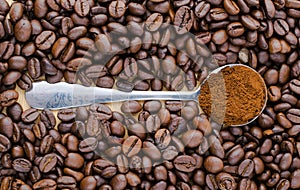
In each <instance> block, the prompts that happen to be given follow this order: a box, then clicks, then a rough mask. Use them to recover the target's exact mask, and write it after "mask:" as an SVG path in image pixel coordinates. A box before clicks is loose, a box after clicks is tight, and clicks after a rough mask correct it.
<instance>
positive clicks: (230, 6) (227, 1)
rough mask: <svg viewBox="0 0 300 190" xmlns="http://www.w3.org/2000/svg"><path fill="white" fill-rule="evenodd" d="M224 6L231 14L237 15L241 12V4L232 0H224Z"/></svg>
mask: <svg viewBox="0 0 300 190" xmlns="http://www.w3.org/2000/svg"><path fill="white" fill-rule="evenodd" d="M224 8H225V10H226V11H227V12H228V13H229V14H230V15H237V14H239V12H240V8H239V6H238V5H237V4H236V3H235V1H232V0H224Z"/></svg>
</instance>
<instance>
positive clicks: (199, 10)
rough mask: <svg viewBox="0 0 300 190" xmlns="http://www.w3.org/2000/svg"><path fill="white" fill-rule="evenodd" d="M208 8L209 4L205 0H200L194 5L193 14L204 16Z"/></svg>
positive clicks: (199, 16)
mask: <svg viewBox="0 0 300 190" xmlns="http://www.w3.org/2000/svg"><path fill="white" fill-rule="evenodd" d="M209 10H210V4H209V3H207V2H205V1H201V2H200V3H199V4H198V5H197V6H196V7H195V15H196V16H197V17H198V18H203V17H205V16H206V14H207V13H208V12H209Z"/></svg>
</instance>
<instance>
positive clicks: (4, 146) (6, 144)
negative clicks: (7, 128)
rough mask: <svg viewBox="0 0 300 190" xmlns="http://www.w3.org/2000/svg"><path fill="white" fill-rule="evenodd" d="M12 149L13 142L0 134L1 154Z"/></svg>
mask: <svg viewBox="0 0 300 190" xmlns="http://www.w3.org/2000/svg"><path fill="white" fill-rule="evenodd" d="M10 148H11V142H10V141H9V139H8V138H7V137H6V136H4V135H2V134H0V152H1V153H3V152H7V151H8V150H9V149H10Z"/></svg>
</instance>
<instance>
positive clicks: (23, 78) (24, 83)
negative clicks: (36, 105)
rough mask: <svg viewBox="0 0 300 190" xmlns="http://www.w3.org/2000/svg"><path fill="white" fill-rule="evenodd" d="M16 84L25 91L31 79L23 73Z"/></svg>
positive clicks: (30, 85)
mask: <svg viewBox="0 0 300 190" xmlns="http://www.w3.org/2000/svg"><path fill="white" fill-rule="evenodd" d="M17 84H18V86H19V87H20V88H21V89H22V90H25V91H28V90H30V89H31V87H32V81H31V79H30V78H29V76H28V75H26V74H23V75H22V76H21V78H20V79H19V80H18V81H17Z"/></svg>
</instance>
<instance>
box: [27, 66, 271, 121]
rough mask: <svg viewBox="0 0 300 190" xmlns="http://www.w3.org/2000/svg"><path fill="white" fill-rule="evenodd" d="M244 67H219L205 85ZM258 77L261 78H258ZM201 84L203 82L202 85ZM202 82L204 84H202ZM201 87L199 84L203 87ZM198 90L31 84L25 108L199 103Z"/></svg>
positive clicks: (54, 108) (60, 83) (53, 108)
mask: <svg viewBox="0 0 300 190" xmlns="http://www.w3.org/2000/svg"><path fill="white" fill-rule="evenodd" d="M237 65H238V66H244V67H247V68H250V67H248V66H245V65H241V64H230V65H225V66H222V67H219V68H217V69H215V70H214V71H212V72H211V73H210V74H209V75H208V77H207V78H206V79H205V81H206V80H207V79H208V78H209V77H210V76H211V75H212V74H213V73H218V72H220V71H221V70H222V69H223V68H225V67H234V66H237ZM250 69H251V70H252V71H253V72H255V74H256V75H259V74H258V73H257V72H256V71H255V70H254V69H252V68H250ZM259 77H261V76H260V75H259ZM261 80H262V81H263V79H262V78H261ZM205 81H204V82H205ZM204 82H203V83H204ZM203 83H202V84H203ZM264 86H265V92H266V96H265V97H266V98H265V103H264V107H263V108H262V109H261V111H260V113H259V114H258V115H257V116H256V117H255V118H253V119H252V120H251V121H249V122H247V123H245V124H248V123H250V122H252V121H253V120H255V119H256V118H257V117H258V116H259V115H260V114H261V112H262V111H263V109H264V108H265V106H266V103H267V90H266V85H264ZM200 89H201V86H200V87H199V88H197V89H196V90H195V91H191V92H189V91H132V92H122V91H119V90H115V89H106V88H99V87H85V86H82V85H79V84H68V83H65V82H59V83H55V84H49V83H47V82H45V81H42V82H34V83H33V85H32V89H31V90H30V91H28V92H26V100H27V102H28V104H29V105H30V106H31V107H33V108H37V109H50V110H57V109H64V108H72V107H79V106H88V105H91V104H93V103H110V102H120V101H126V100H183V101H185V100H193V101H196V102H198V96H199V95H200Z"/></svg>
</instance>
